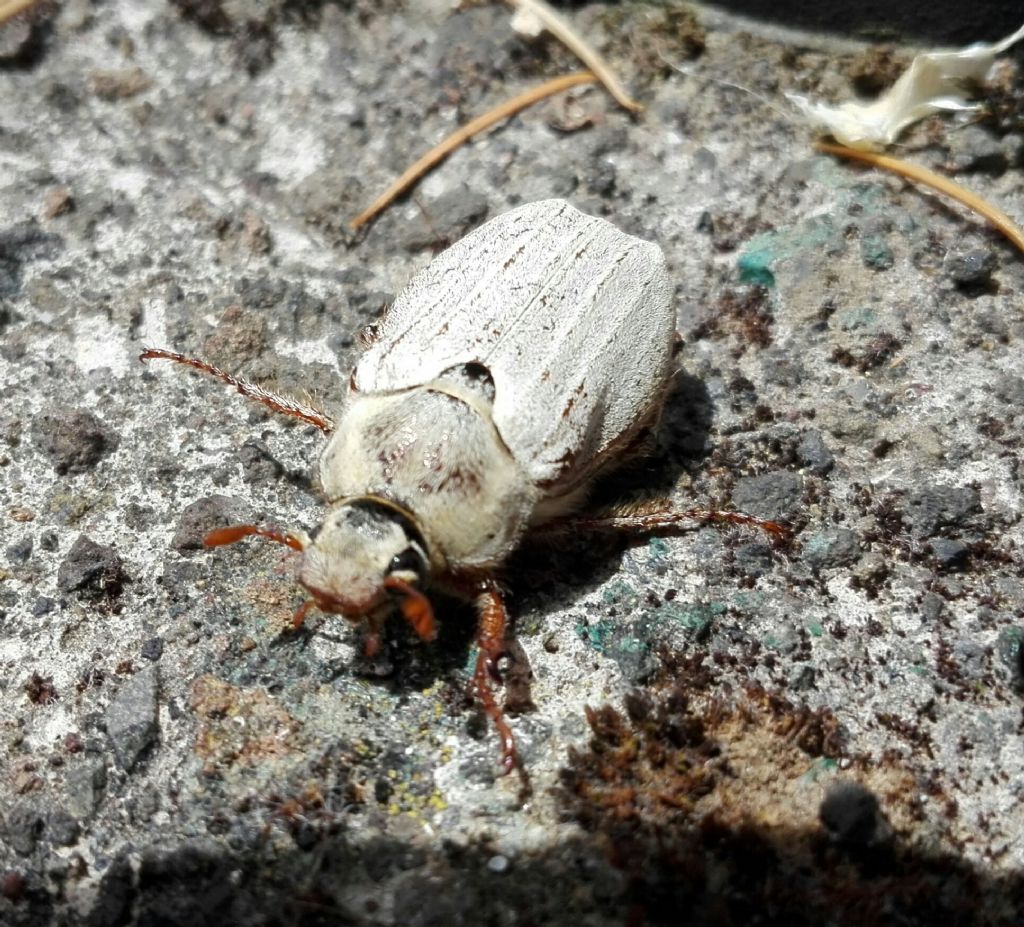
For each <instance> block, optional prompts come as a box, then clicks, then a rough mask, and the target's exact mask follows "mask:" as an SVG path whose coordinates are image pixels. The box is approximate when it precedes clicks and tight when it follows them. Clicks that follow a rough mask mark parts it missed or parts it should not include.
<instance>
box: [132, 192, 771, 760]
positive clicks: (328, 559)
mask: <svg viewBox="0 0 1024 927" xmlns="http://www.w3.org/2000/svg"><path fill="white" fill-rule="evenodd" d="M362 340H363V342H364V349H365V350H364V351H363V353H362V355H361V357H360V358H359V360H358V362H357V363H356V365H355V368H354V369H353V370H352V373H351V376H350V377H349V380H348V386H347V391H346V395H345V397H344V401H343V402H342V404H341V410H340V414H339V416H338V418H337V419H336V420H335V419H334V418H332V417H331V416H329V415H327V414H326V413H324V412H322V411H320V410H318V409H314V408H312V407H311V406H308V405H305V404H303V403H300V402H297V401H295V400H292V399H289V398H286V397H282V396H278V395H275V394H273V393H271V392H269V391H267V390H265V389H263V388H262V387H260V386H258V385H256V384H254V383H250V382H248V381H246V380H243V379H240V378H238V377H235V376H233V375H231V374H229V373H226V372H225V371H222V370H219V369H218V368H216V367H213V366H212V365H210V364H207V363H205V362H204V361H201V360H197V359H195V358H189V357H185V356H183V355H181V354H177V353H175V352H172V351H166V350H162V349H147V350H145V351H144V352H143V353H142V355H141V356H140V359H141V360H143V361H146V360H150V359H165V360H171V361H174V362H177V363H180V364H184V365H187V366H189V367H192V368H194V369H197V370H200V371H202V372H204V373H206V374H209V375H211V376H214V377H216V378H218V379H220V380H221V381H223V382H225V383H227V384H229V385H231V386H234V387H235V388H236V389H237V390H238V391H239V392H240V393H242V394H243V395H245V396H247V397H249V398H252V399H255V400H257V401H259V402H261V403H263V404H264V405H266V406H268V407H269V408H271V409H272V410H274V411H275V412H280V413H283V414H286V415H291V416H294V417H296V418H299V419H302V420H304V421H306V422H309V423H311V424H313V425H315V426H316V427H317V428H319V429H320V430H321V431H322V432H324V433H325V434H326V435H328V436H329V440H328V443H327V446H326V448H325V449H324V451H323V454H322V456H321V459H320V465H319V476H320V485H321V487H322V490H323V494H324V496H325V499H326V506H327V512H326V515H325V517H324V520H323V523H322V524H321V526H320V528H319V530H317V531H315V532H313V533H311V534H306V533H304V532H302V531H294V532H284V531H280V530H278V529H277V528H273V527H264V526H258V525H237V526H233V527H229V528H223V529H219V530H216V531H213V532H211V533H210V534H209V535H207V537H206V538H205V543H206V544H207V545H208V546H216V545H220V544H229V543H233V542H235V541H238V540H241V539H242V538H244V537H247V536H250V535H258V536H262V537H265V538H269V539H271V540H274V541H278V542H280V543H283V544H287V545H288V546H290V547H292V548H294V549H295V550H298V551H301V553H302V557H301V561H300V565H299V569H298V581H299V583H300V584H301V585H302V586H303V587H304V588H305V590H306V591H307V592H308V593H309V599H308V600H306V601H305V602H304V603H303V604H302V605H301V606H300V608H299V609H298V611H297V612H296V613H295V617H294V621H293V624H294V625H295V627H299V626H300V625H301V624H302V622H303V620H304V618H305V616H306V614H307V612H308V611H309V609H311V608H313V607H316V608H319V609H320V610H321V611H324V612H328V613H333V614H339V615H343V616H345V617H346V618H349V619H351V620H353V621H358V622H364V623H365V625H366V627H367V632H368V633H367V638H366V649H367V652H368V653H371V654H372V653H373V652H374V651H375V650H376V649H377V647H378V646H379V635H380V630H381V627H382V624H383V621H384V620H385V618H386V617H387V615H388V614H389V613H390V612H391V611H393V610H394V609H395V608H396V607H397V609H398V610H400V611H401V613H402V614H403V615H404V617H405V618H406V620H407V621H408V622H409V623H410V625H411V626H412V628H413V630H414V631H415V633H416V634H417V635H418V636H419V637H420V638H422V639H423V640H426V641H430V640H433V639H434V638H435V637H436V634H437V624H436V621H435V618H434V613H433V609H432V607H431V604H430V601H429V599H428V598H427V596H426V590H427V588H428V586H430V585H433V586H435V587H439V588H440V589H442V590H444V591H447V592H449V593H452V594H455V595H456V596H461V597H464V598H469V599H475V600H476V603H477V608H478V611H479V627H478V632H477V646H478V654H477V660H476V666H475V671H474V674H473V685H474V688H475V690H476V692H477V696H478V698H479V700H480V704H481V706H482V707H483V709H484V710H485V712H486V713H487V715H488V716H489V717H490V718H491V720H492V721H493V723H494V725H495V726H496V728H497V730H498V733H499V736H500V739H501V764H502V767H503V768H504V770H505V771H510V770H511V769H512V768H513V767H515V766H517V765H519V759H518V756H517V753H516V747H515V740H514V737H513V734H512V730H511V728H510V726H509V724H508V722H507V720H506V718H505V716H504V714H503V712H502V710H501V707H500V706H499V705H498V703H497V700H496V698H495V695H494V692H493V690H492V688H491V681H492V680H495V681H500V673H499V671H498V662H499V660H500V658H501V657H502V655H503V654H504V652H505V648H506V633H507V623H508V618H507V613H506V609H505V604H504V600H503V596H502V592H501V588H500V586H499V584H498V581H497V579H496V571H497V569H498V568H499V567H500V566H501V565H502V564H503V563H504V562H505V561H506V560H507V559H508V557H509V556H510V554H511V553H512V552H513V551H514V550H515V549H516V548H517V547H518V545H519V544H520V542H521V541H522V539H523V538H524V536H526V535H527V534H529V533H535V532H542V531H545V530H548V531H550V530H552V529H553V528H556V527H557V528H558V529H559V530H574V529H575V528H579V529H580V530H599V529H625V530H630V531H653V530H658V529H666V528H671V527H673V526H676V525H680V524H683V523H686V522H688V521H689V522H692V521H694V520H707V519H714V518H718V519H724V520H729V521H734V522H742V523H756V524H759V525H761V526H763V527H766V528H768V530H771V531H772V532H773V533H778V532H779V531H781V529H780V528H779V526H777V525H775V524H774V523H771V522H761V521H760V520H758V519H755V518H753V517H751V516H746V515H742V514H740V513H729V512H713V511H712V512H709V511H703V510H693V511H686V512H683V511H674V510H672V509H671V507H669V506H667V505H655V506H654V507H647V508H643V509H633V510H630V511H625V510H624V511H620V512H613V513H611V514H607V515H604V516H596V517H589V518H588V517H585V516H578V515H577V514H575V513H577V512H579V510H580V509H581V506H582V505H583V503H584V502H585V500H586V497H587V492H588V489H589V487H590V486H591V485H592V483H593V481H594V479H595V478H596V477H597V476H598V475H600V474H603V473H606V472H607V471H608V470H610V469H611V468H613V467H615V466H616V465H618V464H620V463H621V462H622V461H623V460H625V459H627V458H629V457H630V456H633V455H635V454H636V453H638V452H639V451H640V450H641V447H642V445H643V444H644V439H645V437H646V436H647V435H648V433H649V432H650V430H651V428H652V427H653V426H654V425H655V424H656V423H657V421H658V418H659V415H660V412H661V408H662V405H663V402H664V398H665V394H666V391H667V389H668V387H669V385H670V382H671V378H672V375H673V371H674V366H675V362H674V359H673V358H674V351H675V344H676V335H675V312H674V307H673V287H672V283H671V281H670V279H669V275H668V272H667V269H666V266H665V258H664V255H663V253H662V251H661V248H660V247H659V246H658V245H656V244H654V243H652V242H648V241H644V240H641V239H639V238H636V237H634V236H632V235H628V234H626V233H625V232H622V231H620V230H619V229H617V228H616V227H615V226H614V225H612V224H611V223H609V222H607V221H606V220H604V219H600V218H596V217H593V216H588V215H585V214H583V213H581V212H579V211H578V210H576V209H575V208H573V207H572V206H570V205H569V204H568V203H566V202H564V201H562V200H543V201H540V202H535V203H530V204H527V205H524V206H520V207H518V208H516V209H513V210H512V211H510V212H507V213H504V214H503V215H500V216H498V217H497V218H495V219H492V220H491V221H489V222H487V223H485V224H484V225H482V226H481V227H480V228H478V229H476V230H475V231H474V232H472V233H470V234H469V235H467V236H466V237H465V238H463V239H462V240H460V241H458V242H457V243H455V244H454V245H452V246H451V247H450V248H448V249H447V250H446V251H444V252H442V253H441V254H440V255H438V256H437V257H436V258H434V260H433V261H432V262H431V263H430V264H429V265H428V266H427V267H426V268H425V269H423V270H421V271H420V272H419V273H418V274H416V275H415V276H414V277H413V278H412V280H411V281H410V283H409V284H408V286H407V287H406V288H405V290H404V291H402V293H401V294H400V295H399V296H398V297H397V299H396V300H395V302H394V304H393V305H392V306H391V307H390V309H388V310H387V311H386V313H385V314H384V316H383V318H382V319H381V321H380V322H379V323H378V324H376V325H375V326H371V327H370V329H369V331H368V332H367V333H366V335H365V337H364V338H363V339H362Z"/></svg>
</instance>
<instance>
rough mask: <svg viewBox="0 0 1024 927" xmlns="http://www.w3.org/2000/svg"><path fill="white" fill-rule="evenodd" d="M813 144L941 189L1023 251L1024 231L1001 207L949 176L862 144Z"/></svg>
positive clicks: (833, 153) (822, 149)
mask: <svg viewBox="0 0 1024 927" xmlns="http://www.w3.org/2000/svg"><path fill="white" fill-rule="evenodd" d="M814 147H815V148H816V149H817V150H818V151H822V152H825V154H831V155H835V156H836V157H839V158H853V159H854V160H855V161H863V162H864V163H866V164H871V165H873V166H874V167H878V168H881V169H882V170H884V171H891V172H892V173H894V174H898V175H899V176H901V177H905V178H906V179H907V180H913V181H915V182H916V183H921V184H924V185H925V186H926V187H931V188H932V189H933V190H938V191H939V193H945V194H946V196H949V197H952V198H953V199H954V200H956V201H957V202H959V203H962V204H963V205H964V206H966V207H967V208H968V209H970V210H972V211H973V212H976V213H977V214H978V215H979V216H982V217H983V218H985V219H986V220H988V222H989V224H990V225H992V226H993V227H994V228H996V229H998V230H999V231H1000V232H1002V233H1003V234H1004V235H1005V236H1006V237H1007V238H1008V239H1010V241H1011V242H1013V244H1015V245H1016V246H1017V248H1018V249H1019V250H1020V251H1024V231H1021V229H1020V227H1019V226H1018V225H1017V224H1016V223H1015V222H1014V221H1013V219H1011V218H1010V217H1009V216H1008V215H1007V214H1006V213H1005V212H1003V211H1002V210H1001V209H997V208H996V207H995V206H993V205H992V204H991V203H989V202H987V201H986V200H983V199H982V198H981V197H980V196H978V195H977V194H976V193H972V192H971V191H970V190H968V189H966V188H965V187H962V186H960V184H958V183H954V182H953V181H952V180H950V179H949V178H948V177H943V176H942V175H941V174H936V173H935V172H934V171H930V170H928V168H926V167H921V166H920V165H917V164H911V163H909V162H907V161H901V160H900V159H899V158H893V157H890V156H889V155H884V154H879V153H878V152H875V151H864V150H862V149H860V148H847V147H846V146H845V145H833V144H832V143H831V142H815V144H814Z"/></svg>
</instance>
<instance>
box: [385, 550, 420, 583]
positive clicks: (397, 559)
mask: <svg viewBox="0 0 1024 927" xmlns="http://www.w3.org/2000/svg"><path fill="white" fill-rule="evenodd" d="M388 573H415V574H416V576H417V578H419V577H422V576H423V557H421V556H420V554H419V553H418V552H417V551H416V550H414V549H413V548H412V547H407V548H406V549H405V550H403V551H402V552H401V553H400V554H395V556H394V557H392V558H391V563H390V564H388Z"/></svg>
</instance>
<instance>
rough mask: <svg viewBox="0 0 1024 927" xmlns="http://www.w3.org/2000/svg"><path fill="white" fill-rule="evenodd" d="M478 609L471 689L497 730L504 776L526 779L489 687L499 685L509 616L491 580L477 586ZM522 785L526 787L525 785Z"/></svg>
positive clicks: (503, 601)
mask: <svg viewBox="0 0 1024 927" xmlns="http://www.w3.org/2000/svg"><path fill="white" fill-rule="evenodd" d="M477 608H478V609H479V611H480V623H479V625H478V626H477V635H476V645H477V657H476V669H475V671H474V672H473V687H474V689H476V694H477V698H479V699H480V704H481V706H482V707H483V709H484V712H485V713H486V714H487V717H488V718H490V719H491V722H492V723H493V724H494V726H495V727H496V728H497V729H498V737H499V738H500V740H501V766H502V769H503V770H504V772H505V773H506V774H508V773H510V772H512V770H513V769H519V770H520V775H525V773H524V771H523V766H522V763H521V762H520V760H519V753H518V752H517V751H516V741H515V737H514V736H513V735H512V728H511V727H510V726H509V723H508V719H507V718H506V717H505V712H504V711H502V709H501V706H500V705H499V704H498V701H497V699H496V698H495V697H494V690H493V689H492V688H491V683H492V681H493V682H500V681H501V673H500V671H499V670H498V660H500V659H501V657H502V656H503V655H504V653H505V635H506V633H507V631H508V612H507V611H506V610H505V599H504V597H503V596H502V594H501V589H500V588H499V587H498V584H497V583H496V582H495V581H494V580H493V579H485V580H483V581H482V582H481V584H480V594H479V596H478V597H477ZM524 784H525V783H524Z"/></svg>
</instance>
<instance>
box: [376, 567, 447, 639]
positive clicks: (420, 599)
mask: <svg viewBox="0 0 1024 927" xmlns="http://www.w3.org/2000/svg"><path fill="white" fill-rule="evenodd" d="M384 588H385V589H387V590H389V591H391V592H397V593H398V594H399V595H400V596H401V597H402V601H401V602H400V603H399V606H398V607H399V608H400V609H401V610H402V615H403V616H404V617H405V620H406V621H408V622H409V624H410V625H412V629H413V630H414V631H415V632H416V634H417V635H418V636H419V638H420V640H424V641H432V640H434V638H436V637H437V623H436V622H435V621H434V609H433V608H432V607H431V605H430V599H428V598H427V597H426V596H425V595H424V594H423V593H422V592H420V591H419V589H417V588H416V587H415V586H411V585H409V583H407V582H403V581H402V580H400V579H396V578H395V577H394V576H388V577H387V578H386V579H385V580H384Z"/></svg>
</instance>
